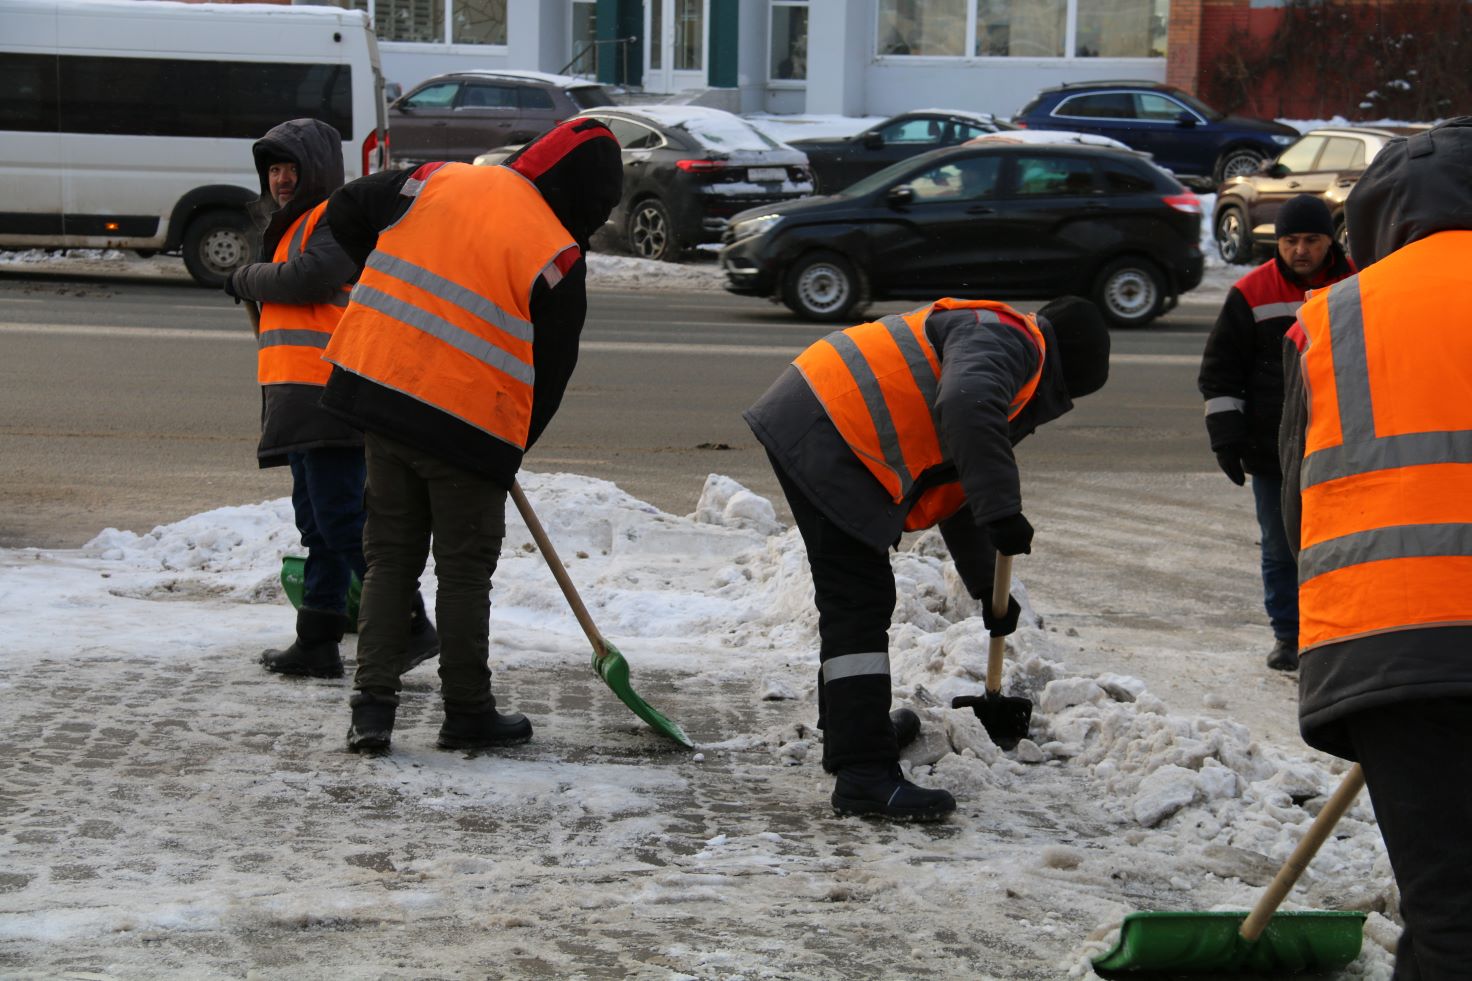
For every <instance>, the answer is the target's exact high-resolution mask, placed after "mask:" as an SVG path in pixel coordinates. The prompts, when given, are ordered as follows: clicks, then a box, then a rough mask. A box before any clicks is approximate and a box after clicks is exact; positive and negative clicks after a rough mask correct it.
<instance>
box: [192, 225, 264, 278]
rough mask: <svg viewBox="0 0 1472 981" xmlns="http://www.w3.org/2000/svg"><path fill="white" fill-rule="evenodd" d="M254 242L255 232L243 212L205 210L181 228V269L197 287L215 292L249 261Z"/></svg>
mask: <svg viewBox="0 0 1472 981" xmlns="http://www.w3.org/2000/svg"><path fill="white" fill-rule="evenodd" d="M254 241H255V229H254V228H253V227H252V226H251V223H250V219H249V218H247V217H246V216H245V212H243V211H226V210H225V209H223V208H220V209H216V210H214V211H206V212H204V213H203V214H200V215H196V216H195V217H194V219H193V220H192V221H190V222H189V227H188V228H186V229H184V241H183V245H182V249H183V252H184V268H185V269H187V270H189V275H190V276H193V277H194V281H195V282H196V283H198V284H199V285H201V286H207V287H209V288H210V289H219V288H220V287H221V286H224V285H225V277H227V276H229V275H230V274H231V273H233V272H234V271H235V270H237V269H239V268H240V267H241V266H243V265H245V264H246V263H248V262H250V261H251V259H252V256H253V253H254V251H255V249H254Z"/></svg>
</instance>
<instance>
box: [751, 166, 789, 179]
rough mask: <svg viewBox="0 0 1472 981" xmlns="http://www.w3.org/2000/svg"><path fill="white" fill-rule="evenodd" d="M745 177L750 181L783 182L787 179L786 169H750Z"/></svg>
mask: <svg viewBox="0 0 1472 981" xmlns="http://www.w3.org/2000/svg"><path fill="white" fill-rule="evenodd" d="M746 177H747V179H748V180H751V181H785V180H786V179H787V168H786V167H752V168H751V169H749V170H747V172H746Z"/></svg>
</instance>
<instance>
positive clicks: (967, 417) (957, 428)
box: [930, 310, 1038, 525]
mask: <svg viewBox="0 0 1472 981" xmlns="http://www.w3.org/2000/svg"><path fill="white" fill-rule="evenodd" d="M949 316H950V317H970V316H973V311H970V310H957V311H951V312H950V313H949ZM937 319H938V318H937V317H936V316H935V315H932V316H931V318H930V320H931V323H935V321H936V320H937ZM931 336H932V338H934V339H938V340H939V342H940V343H939V345H938V347H939V348H940V352H941V371H940V388H939V390H938V392H937V394H936V400H935V417H936V429H937V432H938V433H939V434H940V439H941V446H942V447H943V448H944V449H945V451H946V454H947V456H948V457H949V458H950V460H951V462H952V463H954V464H955V466H956V472H957V475H958V476H959V477H960V481H961V489H962V491H963V492H964V493H965V495H966V502H967V504H968V505H969V506H970V508H971V514H972V517H973V518H974V519H975V520H976V522H977V524H979V525H986V524H988V523H990V522H992V521H995V520H997V519H998V518H1005V517H1008V516H1010V515H1014V514H1018V513H1020V512H1021V511H1022V487H1021V479H1020V478H1019V477H1018V474H1017V460H1016V458H1015V457H1014V456H1013V455H1012V437H1011V431H1010V428H1009V426H1008V420H1007V412H1008V410H1009V409H1010V408H1011V405H1012V399H1013V398H1014V397H1015V396H1016V395H1017V393H1018V392H1019V391H1021V390H1022V386H1023V385H1025V384H1026V383H1027V380H1028V378H1030V377H1031V376H1032V373H1033V371H1034V370H1036V368H1037V360H1038V352H1037V348H1036V347H1034V346H1033V345H1032V343H1031V342H1030V341H1029V340H1028V339H1027V338H1026V337H1025V336H1023V334H1022V333H1021V332H1020V331H1016V330H1011V329H1001V330H998V329H964V328H961V329H950V330H947V329H946V325H945V324H941V325H938V326H937V328H936V330H935V331H934V332H933V333H932V335H931Z"/></svg>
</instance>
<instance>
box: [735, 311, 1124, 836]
mask: <svg viewBox="0 0 1472 981" xmlns="http://www.w3.org/2000/svg"><path fill="white" fill-rule="evenodd" d="M1108 372H1109V332H1108V329H1107V327H1106V326H1105V324H1104V321H1103V318H1102V317H1101V316H1100V314H1099V312H1098V310H1097V309H1096V308H1095V307H1094V305H1093V304H1091V303H1089V302H1088V301H1087V300H1083V299H1080V298H1078V297H1065V298H1063V299H1060V300H1057V301H1055V302H1053V303H1051V304H1049V305H1048V306H1047V307H1045V308H1044V309H1043V310H1042V311H1040V312H1039V313H1038V314H1037V315H1035V316H1034V315H1027V314H1022V313H1020V312H1018V311H1017V310H1014V309H1013V308H1011V307H1009V306H1007V305H1006V304H1004V303H997V302H992V301H987V300H955V299H942V300H937V301H936V302H934V303H932V304H929V305H927V306H924V307H921V308H920V309H918V310H915V311H912V312H911V313H908V314H905V315H903V316H889V317H884V318H882V319H880V320H877V321H874V322H872V323H867V324H860V325H859V326H857V327H850V328H848V329H847V330H841V331H837V332H835V333H832V334H830V335H828V336H827V337H825V338H823V339H822V340H820V341H818V342H817V343H815V344H813V345H811V346H810V347H808V348H807V350H805V351H803V352H802V354H800V355H798V357H797V358H796V360H795V361H793V363H792V364H791V365H790V366H789V367H788V368H787V370H786V371H785V372H784V373H783V374H782V375H781V376H780V377H779V378H778V379H777V381H776V382H775V383H774V384H773V385H772V387H771V388H770V389H769V390H768V391H767V393H766V394H765V395H763V396H762V398H761V399H760V400H758V401H757V403H756V404H755V405H753V406H752V407H751V408H750V409H748V410H747V412H746V414H745V418H746V421H747V423H748V425H750V426H751V428H752V431H753V432H754V433H755V434H756V436H757V438H758V439H759V440H760V441H761V443H762V445H763V446H764V447H766V450H767V453H768V455H769V457H770V458H771V462H772V466H773V469H774V470H775V471H776V474H777V479H778V481H779V483H780V484H781V486H782V490H783V493H784V494H785V495H786V497H787V502H788V504H789V506H790V507H791V509H792V514H793V517H794V519H795V520H796V523H797V527H798V529H799V531H800V532H801V534H802V538H803V543H804V544H805V545H806V547H807V553H808V564H809V567H810V568H811V570H812V575H813V586H814V591H815V594H816V602H817V607H818V633H819V641H820V649H819V661H820V665H819V670H818V726H819V728H821V729H822V730H823V767H824V769H825V770H827V771H828V772H830V773H833V774H835V784H834V791H833V796H832V804H833V808H834V810H835V811H837V812H838V813H840V814H870V815H876V816H879V817H884V818H889V819H894V820H918V821H934V820H940V819H943V818H944V817H945V816H946V815H947V814H949V813H951V812H952V811H954V810H955V807H956V802H955V799H954V798H953V797H952V796H951V795H950V793H948V792H947V791H945V790H941V789H934V788H924V787H919V786H917V785H915V784H914V783H912V782H911V781H909V780H907V779H905V778H904V777H903V776H902V774H901V771H900V768H899V751H900V748H901V743H902V742H903V741H905V740H908V739H912V738H914V736H915V735H916V734H917V732H918V730H919V719H918V718H917V717H915V715H914V713H912V712H910V711H909V710H904V709H902V710H900V712H898V713H896V714H895V716H893V717H892V716H891V715H890V713H889V707H890V695H891V681H890V665H889V638H888V631H889V626H890V618H891V616H892V615H893V612H894V607H895V602H896V588H895V577H894V572H893V571H892V569H891V567H890V563H889V556H888V552H889V549H890V548H891V547H893V546H894V545H896V544H897V543H898V542H899V539H900V536H901V534H902V533H903V532H905V531H917V530H920V529H923V528H930V527H933V526H935V525H939V526H940V530H941V534H942V535H943V536H944V538H945V541H946V545H947V547H948V548H949V549H950V551H951V554H952V557H953V558H954V559H955V562H956V568H957V571H958V572H959V573H960V575H961V578H962V580H963V582H964V583H965V585H966V588H967V590H968V592H970V594H971V595H972V596H973V597H975V598H977V599H986V598H989V597H990V595H991V587H992V570H993V566H994V563H995V558H994V556H995V553H996V552H1001V553H1002V554H1004V555H1018V554H1022V553H1026V552H1029V551H1030V550H1031V543H1032V534H1033V532H1032V525H1031V524H1030V523H1029V522H1028V520H1027V518H1026V517H1024V516H1023V513H1022V491H1021V486H1020V479H1019V476H1018V472H1017V462H1016V460H1015V458H1014V457H1013V453H1012V447H1013V446H1014V445H1015V444H1016V443H1017V442H1018V441H1019V440H1021V439H1022V438H1023V437H1025V436H1027V435H1028V434H1029V433H1031V432H1032V431H1033V430H1035V429H1036V428H1037V427H1038V426H1040V425H1042V424H1043V423H1045V422H1048V421H1050V420H1052V419H1056V418H1058V417H1059V416H1061V415H1063V414H1064V413H1065V412H1068V411H1069V410H1070V409H1071V408H1072V407H1073V401H1072V400H1073V399H1075V398H1079V397H1081V396H1084V395H1087V394H1089V393H1090V392H1094V391H1097V390H1098V389H1099V388H1100V387H1102V386H1103V384H1104V382H1105V381H1106V379H1107V378H1108ZM982 605H983V609H984V619H985V621H986V625H987V627H988V629H989V630H990V631H991V632H992V633H993V635H994V636H1002V635H1005V634H1008V633H1011V632H1012V631H1013V630H1015V629H1016V626H1017V616H1018V613H1019V612H1020V610H1019V607H1018V604H1017V602H1016V600H1015V599H1014V600H1013V601H1012V603H1011V608H1010V610H1009V612H1008V614H1007V615H1006V616H1005V617H1003V618H1001V619H996V618H993V616H992V613H991V611H990V610H986V609H985V607H986V603H985V602H984V603H983V604H982Z"/></svg>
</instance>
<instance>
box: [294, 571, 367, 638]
mask: <svg viewBox="0 0 1472 981" xmlns="http://www.w3.org/2000/svg"><path fill="white" fill-rule="evenodd" d="M306 572H307V560H306V559H305V558H303V557H302V556H300V555H283V556H282V557H281V589H282V590H283V591H284V592H285V593H286V598H287V599H289V600H291V605H292V606H293V607H295V608H296V609H298V610H300V609H301V608H302V595H303V594H304V593H305V592H306ZM362 595H363V583H362V582H361V581H360V580H359V579H358V574H357V573H356V572H354V573H352V578H351V579H349V580H348V633H350V634H352V633H357V632H358V600H359V598H360V597H361V596H362Z"/></svg>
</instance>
